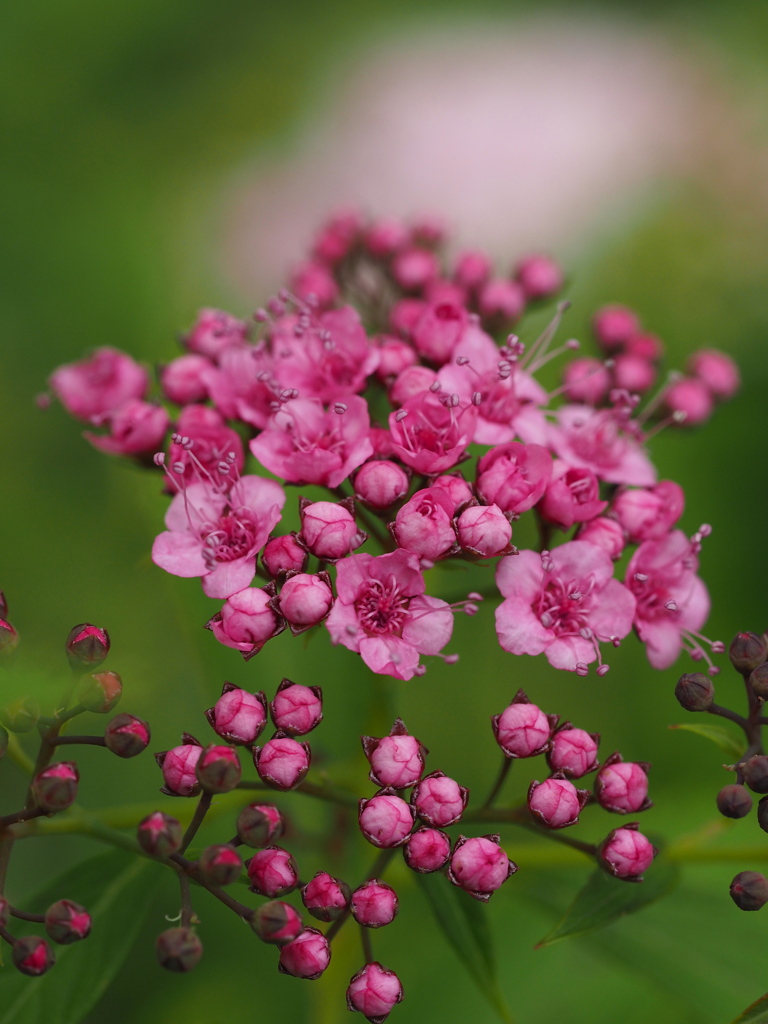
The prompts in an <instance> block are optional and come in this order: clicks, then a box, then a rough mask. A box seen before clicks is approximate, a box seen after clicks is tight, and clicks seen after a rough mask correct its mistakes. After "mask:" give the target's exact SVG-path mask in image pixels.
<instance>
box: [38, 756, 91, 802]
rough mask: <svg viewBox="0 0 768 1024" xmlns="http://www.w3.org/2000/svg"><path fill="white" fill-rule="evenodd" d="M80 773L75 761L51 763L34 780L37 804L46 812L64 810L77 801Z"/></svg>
mask: <svg viewBox="0 0 768 1024" xmlns="http://www.w3.org/2000/svg"><path fill="white" fill-rule="evenodd" d="M79 780H80V775H79V773H78V771H77V765H76V764H75V763H74V761H59V762H57V763H56V764H49V765H48V767H47V768H43V770H42V771H41V772H38V774H37V775H36V776H35V777H34V779H33V780H32V785H31V790H32V797H33V799H34V801H35V804H36V805H37V806H38V807H39V808H40V809H41V810H43V811H45V812H46V814H53V813H55V812H56V811H63V810H65V809H66V808H67V807H69V806H70V805H71V804H73V803H74V802H75V798H76V796H77V784H78V782H79Z"/></svg>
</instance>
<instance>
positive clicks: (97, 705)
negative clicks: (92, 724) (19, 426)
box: [77, 672, 123, 715]
mask: <svg viewBox="0 0 768 1024" xmlns="http://www.w3.org/2000/svg"><path fill="white" fill-rule="evenodd" d="M122 695H123V683H122V680H121V679H120V676H119V675H118V674H117V672H94V674H93V675H91V676H85V678H84V679H83V680H82V681H81V682H80V685H79V686H78V688H77V699H78V702H79V703H80V704H82V705H83V707H84V708H87V710H88V711H93V712H94V713H95V714H97V715H103V714H106V713H107V712H108V711H111V710H112V709H113V708H114V707H116V705H117V704H118V703H119V702H120V698H121V697H122Z"/></svg>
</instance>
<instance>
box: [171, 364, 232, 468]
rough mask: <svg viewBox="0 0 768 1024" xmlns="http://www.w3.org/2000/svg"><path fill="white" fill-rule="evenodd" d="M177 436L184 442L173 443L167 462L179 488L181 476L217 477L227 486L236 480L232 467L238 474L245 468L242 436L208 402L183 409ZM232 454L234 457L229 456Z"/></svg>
mask: <svg viewBox="0 0 768 1024" xmlns="http://www.w3.org/2000/svg"><path fill="white" fill-rule="evenodd" d="M181 358H182V359H183V358H185V357H184V356H182V357H181ZM190 358H191V357H190ZM176 436H177V437H178V438H179V441H181V442H182V443H178V442H175V443H173V444H172V445H171V449H170V453H169V461H168V463H166V465H168V464H170V468H171V475H170V478H169V479H170V480H171V481H173V483H174V484H175V485H176V486H177V487H178V486H179V485H180V481H179V480H178V478H179V477H180V476H183V477H184V479H185V481H186V482H187V483H191V482H192V481H201V482H203V483H205V482H210V481H211V480H215V481H217V482H220V483H221V484H223V485H225V484H226V483H227V482H228V481H229V480H232V481H234V480H235V479H236V474H235V473H233V472H232V470H233V469H235V470H237V472H238V473H239V472H240V471H241V470H242V468H243V464H244V462H245V457H244V455H243V442H242V441H241V440H240V435H239V434H238V433H237V431H236V430H233V429H232V428H231V427H228V426H227V425H226V423H225V422H224V420H223V419H222V418H221V416H220V415H219V413H218V412H216V410H215V409H211V408H210V407H209V406H207V405H188V406H186V407H185V408H184V409H182V410H181V412H180V414H179V418H178V420H177V422H176ZM190 442H191V444H190ZM230 453H231V454H232V455H234V460H230V459H229V458H228V457H229V455H230ZM225 463H229V470H228V471H227V473H221V472H220V471H219V466H220V465H222V466H224V464H225Z"/></svg>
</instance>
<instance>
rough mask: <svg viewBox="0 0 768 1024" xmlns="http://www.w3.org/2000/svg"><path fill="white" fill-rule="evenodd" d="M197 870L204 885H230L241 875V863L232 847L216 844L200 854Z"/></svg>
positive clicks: (238, 855) (226, 844)
mask: <svg viewBox="0 0 768 1024" xmlns="http://www.w3.org/2000/svg"><path fill="white" fill-rule="evenodd" d="M197 870H198V872H199V874H200V876H201V877H202V879H203V881H204V882H205V884H206V885H216V886H218V885H232V883H233V882H236V881H237V880H238V878H239V877H240V875H241V874H242V871H243V861H242V858H241V857H240V854H239V853H238V852H237V850H236V849H235V848H234V846H230V845H229V844H228V843H216V844H214V845H213V846H207V847H206V848H205V849H204V850H203V852H202V853H201V854H200V857H199V859H198V861H197Z"/></svg>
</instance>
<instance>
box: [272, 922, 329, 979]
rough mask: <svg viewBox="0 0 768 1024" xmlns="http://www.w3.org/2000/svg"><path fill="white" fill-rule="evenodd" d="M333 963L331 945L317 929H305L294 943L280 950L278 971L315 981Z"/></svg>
mask: <svg viewBox="0 0 768 1024" xmlns="http://www.w3.org/2000/svg"><path fill="white" fill-rule="evenodd" d="M330 962H331V945H330V943H329V942H328V940H327V939H326V937H325V936H324V935H323V933H322V932H319V931H318V930H317V928H305V929H304V931H303V932H301V933H300V934H299V935H298V936H297V937H296V938H295V939H294V940H293V942H289V943H287V944H286V945H285V946H282V947H281V949H280V962H279V963H278V965H277V969H278V970H279V971H281V972H282V973H283V974H290V975H292V976H293V977H294V978H306V979H307V981H314V980H315V978H319V977H320V975H321V974H322V973H323V971H324V970H325V969H326V967H327V966H328V964H329V963H330Z"/></svg>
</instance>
